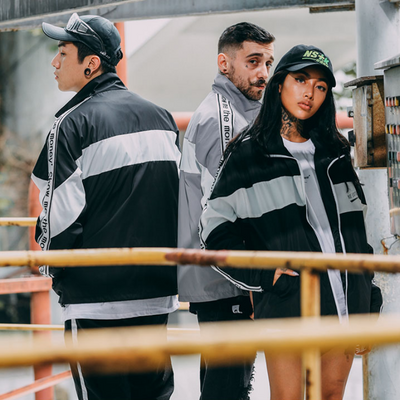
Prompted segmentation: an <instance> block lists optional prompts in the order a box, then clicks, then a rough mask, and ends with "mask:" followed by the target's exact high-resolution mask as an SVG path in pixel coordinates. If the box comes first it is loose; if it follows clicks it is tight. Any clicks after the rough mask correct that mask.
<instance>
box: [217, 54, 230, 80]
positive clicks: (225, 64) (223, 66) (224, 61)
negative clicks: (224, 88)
mask: <svg viewBox="0 0 400 400" xmlns="http://www.w3.org/2000/svg"><path fill="white" fill-rule="evenodd" d="M217 63H218V68H219V70H220V71H221V73H222V74H224V75H225V74H226V73H227V72H228V70H229V63H230V58H229V56H228V55H227V54H225V53H219V54H218V58H217Z"/></svg>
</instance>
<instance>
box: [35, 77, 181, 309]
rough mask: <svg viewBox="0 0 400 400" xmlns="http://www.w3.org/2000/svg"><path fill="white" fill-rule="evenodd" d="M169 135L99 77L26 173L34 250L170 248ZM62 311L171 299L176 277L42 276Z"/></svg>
mask: <svg viewBox="0 0 400 400" xmlns="http://www.w3.org/2000/svg"><path fill="white" fill-rule="evenodd" d="M177 131H178V130H177V127H176V125H175V122H174V120H173V118H172V116H171V115H170V114H169V113H168V112H167V111H166V110H164V109H162V108H160V107H158V106H156V105H154V104H152V103H150V102H149V101H147V100H144V99H143V98H141V97H140V96H138V95H136V94H134V93H132V92H130V91H128V90H127V89H126V87H125V86H124V85H123V83H122V82H121V81H120V79H119V78H118V76H117V75H116V74H113V73H106V74H103V75H101V76H99V77H97V78H95V79H94V80H93V81H91V82H89V83H88V84H87V85H86V86H85V87H84V88H83V89H82V90H81V91H80V92H78V93H77V94H76V95H75V96H74V97H73V98H72V100H70V101H69V102H68V103H67V104H66V105H65V106H64V107H63V108H62V109H61V110H60V111H59V112H58V113H57V114H56V120H55V122H54V124H53V127H52V129H51V131H50V133H49V135H48V137H47V139H46V144H45V145H44V148H43V150H42V152H41V154H40V156H39V159H38V161H37V164H36V166H35V168H34V170H33V174H32V179H33V181H34V183H35V184H36V185H37V186H38V188H39V189H40V202H41V204H42V206H43V211H42V213H41V214H40V216H39V218H38V222H37V227H36V240H37V242H38V243H39V244H40V246H41V248H42V249H43V250H49V249H80V248H108V247H176V244H177V233H176V232H177V212H178V163H179V158H180V153H179V149H178V147H177V144H176V143H177ZM41 272H42V273H43V274H44V275H50V276H52V277H53V288H54V290H55V291H56V293H57V294H58V295H59V296H60V303H62V304H77V303H94V302H108V301H122V300H137V299H147V298H155V297H164V296H168V295H174V294H176V293H177V283H176V268H174V267H172V268H168V267H165V266H164V267H162V266H110V267H86V268H83V267H79V268H76V267H73V268H63V269H60V268H49V267H46V266H44V267H41Z"/></svg>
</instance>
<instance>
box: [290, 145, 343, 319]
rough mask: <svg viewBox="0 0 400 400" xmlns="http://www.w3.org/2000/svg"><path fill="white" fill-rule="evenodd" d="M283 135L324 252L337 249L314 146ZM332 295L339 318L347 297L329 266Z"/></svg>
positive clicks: (335, 272) (312, 225)
mask: <svg viewBox="0 0 400 400" xmlns="http://www.w3.org/2000/svg"><path fill="white" fill-rule="evenodd" d="M282 139H283V144H284V145H285V147H286V149H287V150H288V151H289V153H290V154H292V156H293V157H294V158H295V159H296V160H297V161H298V163H299V165H300V169H301V171H302V174H303V177H304V186H305V190H306V198H307V218H308V221H309V223H310V225H311V227H312V228H313V229H314V232H315V234H316V236H317V238H318V242H319V244H320V246H321V249H322V252H323V253H336V250H335V242H334V239H333V235H332V230H331V226H330V224H329V220H328V216H327V214H326V211H325V206H324V203H323V201H322V197H321V191H320V187H319V183H318V179H317V175H316V173H315V164H314V154H315V146H314V144H313V142H312V141H311V139H309V140H307V141H306V142H302V143H297V142H290V141H289V140H286V139H285V138H282ZM328 276H329V281H330V283H331V287H332V291H333V295H334V298H335V302H336V307H337V310H338V315H339V319H340V320H342V317H347V315H348V310H347V301H346V297H345V294H344V291H343V284H342V278H341V276H340V271H339V270H328Z"/></svg>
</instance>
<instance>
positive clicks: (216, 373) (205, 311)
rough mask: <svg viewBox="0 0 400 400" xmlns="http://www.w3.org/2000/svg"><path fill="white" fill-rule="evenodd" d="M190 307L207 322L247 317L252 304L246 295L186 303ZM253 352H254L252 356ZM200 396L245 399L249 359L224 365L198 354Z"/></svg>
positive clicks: (249, 377) (214, 399) (217, 399)
mask: <svg viewBox="0 0 400 400" xmlns="http://www.w3.org/2000/svg"><path fill="white" fill-rule="evenodd" d="M190 311H191V312H193V313H195V314H197V319H198V321H199V324H200V329H201V325H202V324H203V323H207V322H222V321H243V320H251V318H250V315H251V314H252V312H253V311H252V306H251V303H250V299H249V297H248V296H238V297H234V298H229V299H222V300H217V301H210V302H204V303H190ZM255 356H256V354H254V359H255ZM201 365H202V368H201V370H200V392H201V395H200V400H248V399H249V398H250V397H249V394H250V391H251V381H252V375H253V363H249V362H242V363H240V364H238V363H236V364H235V365H229V366H225V367H210V366H209V365H208V360H207V358H206V357H203V356H202V357H201Z"/></svg>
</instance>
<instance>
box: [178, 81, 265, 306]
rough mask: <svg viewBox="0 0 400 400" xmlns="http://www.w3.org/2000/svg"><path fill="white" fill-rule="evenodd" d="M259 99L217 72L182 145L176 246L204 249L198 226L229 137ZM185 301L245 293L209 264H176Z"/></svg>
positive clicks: (246, 120) (250, 118) (257, 107)
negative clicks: (202, 265)
mask: <svg viewBox="0 0 400 400" xmlns="http://www.w3.org/2000/svg"><path fill="white" fill-rule="evenodd" d="M260 107H261V103H260V102H259V101H255V100H249V99H247V98H246V97H245V96H244V95H243V94H242V93H241V92H240V90H239V89H238V88H237V87H236V86H235V85H234V84H233V83H232V82H231V81H230V80H229V79H228V78H226V77H225V76H223V75H220V74H218V75H217V76H216V78H215V80H214V84H213V86H212V91H211V92H210V93H209V94H208V96H207V97H206V98H205V99H204V100H203V102H202V103H201V104H200V106H199V108H198V109H197V110H196V111H195V113H194V114H193V116H192V118H191V120H190V123H189V126H188V128H187V131H186V134H185V138H184V140H183V146H182V158H181V165H180V179H179V211H178V247H182V248H196V249H198V248H200V239H199V233H198V225H199V220H200V216H201V212H202V209H203V207H204V205H205V202H206V201H207V199H208V197H209V195H210V190H211V186H212V183H213V181H214V176H215V174H216V172H217V169H218V165H219V162H220V159H221V156H222V153H223V151H224V150H225V147H226V145H227V144H228V142H229V141H230V140H231V139H232V138H233V137H235V136H236V135H237V134H238V133H239V132H240V131H241V130H242V129H243V128H245V127H246V126H247V125H248V124H249V123H251V122H253V120H254V119H255V117H256V116H257V115H258V112H259V110H260ZM178 292H179V299H180V300H181V301H189V302H193V303H199V302H206V301H214V300H219V299H226V298H229V297H235V296H238V295H242V294H245V292H243V291H241V290H239V289H238V288H236V287H235V286H234V285H233V284H232V283H230V282H229V281H228V280H226V279H225V278H224V277H222V276H221V275H220V274H219V273H218V272H216V271H214V270H213V269H212V268H211V267H199V266H195V265H190V266H182V267H179V268H178Z"/></svg>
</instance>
